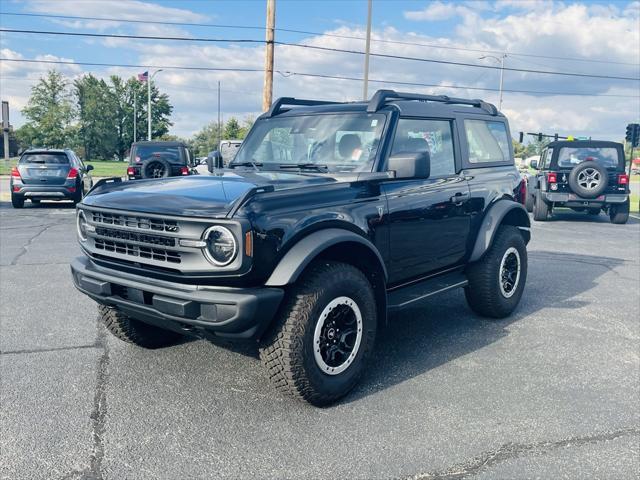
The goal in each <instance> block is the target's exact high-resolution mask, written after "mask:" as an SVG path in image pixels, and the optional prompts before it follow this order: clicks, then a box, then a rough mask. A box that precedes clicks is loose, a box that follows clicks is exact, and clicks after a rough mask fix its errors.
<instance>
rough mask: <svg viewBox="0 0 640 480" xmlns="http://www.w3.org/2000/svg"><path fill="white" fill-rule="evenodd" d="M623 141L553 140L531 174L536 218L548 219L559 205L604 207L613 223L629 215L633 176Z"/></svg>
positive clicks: (592, 212)
mask: <svg viewBox="0 0 640 480" xmlns="http://www.w3.org/2000/svg"><path fill="white" fill-rule="evenodd" d="M624 167H625V161H624V147H623V146H622V144H621V143H617V142H605V141H597V140H578V141H557V142H551V143H549V144H548V145H547V146H546V147H545V149H544V150H543V152H542V155H541V156H540V162H539V163H538V164H537V172H536V174H535V175H534V176H532V177H530V178H529V185H528V186H529V188H528V191H529V192H530V195H531V197H532V198H533V206H532V211H533V218H534V219H535V220H538V221H544V220H547V218H548V217H549V215H551V214H552V213H553V209H554V208H556V207H568V208H571V209H573V210H575V211H578V212H587V213H588V214H589V215H598V214H600V212H601V211H604V212H606V213H607V214H608V215H609V218H610V220H611V223H618V224H623V223H627V221H628V219H629V176H628V175H627V174H626V173H625V170H624Z"/></svg>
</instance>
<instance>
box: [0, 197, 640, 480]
mask: <svg viewBox="0 0 640 480" xmlns="http://www.w3.org/2000/svg"><path fill="white" fill-rule="evenodd" d="M588 220H589V219H588V217H586V216H585V215H584V214H578V213H574V212H568V213H560V214H558V215H557V216H556V217H555V219H554V220H553V221H550V222H547V223H536V224H535V225H534V228H533V240H532V243H531V244H530V246H529V252H530V256H529V279H528V282H527V287H526V290H525V295H524V297H523V301H522V303H521V306H520V308H519V310H518V311H517V313H516V314H515V315H514V316H513V317H512V318H509V319H507V320H503V321H486V320H480V319H478V318H476V317H474V315H472V314H471V312H470V311H469V310H468V308H467V307H466V304H465V301H464V296H463V293H462V292H461V291H456V292H452V293H449V294H447V295H445V296H441V297H438V298H434V299H433V300H431V301H430V302H429V303H426V304H424V305H423V306H422V307H421V308H415V309H413V310H411V311H408V312H405V313H404V314H402V315H399V316H396V317H394V318H393V322H392V323H391V325H390V326H389V327H387V328H385V329H383V330H381V331H380V333H379V337H378V342H377V347H376V355H375V358H374V359H373V362H372V364H371V365H370V368H369V371H368V373H367V375H366V377H365V378H364V379H363V381H362V382H361V384H360V385H359V387H357V389H356V390H355V391H354V392H353V393H352V394H351V395H349V396H348V397H347V398H346V399H345V400H344V401H343V402H341V403H340V404H338V405H336V406H333V407H330V408H325V409H318V408H314V407H311V406H308V405H305V404H302V403H299V402H297V401H295V400H290V399H288V398H283V397H281V396H280V395H279V394H277V393H276V392H275V390H274V389H273V388H272V386H271V385H270V383H269V382H268V380H267V379H266V376H265V375H263V371H262V367H261V365H260V363H259V361H258V360H257V358H256V357H255V355H254V352H253V351H252V350H251V349H245V350H241V351H233V350H230V349H227V348H222V347H221V346H218V345H214V344H212V343H209V342H206V341H185V342H184V343H182V344H180V345H177V346H174V347H171V348H166V349H162V350H156V351H145V350H142V349H139V348H136V347H134V346H131V345H128V344H125V343H122V342H120V341H118V340H116V339H115V338H112V337H111V336H109V335H107V334H106V332H105V330H104V328H102V326H100V325H99V324H98V323H97V321H96V320H97V319H96V308H95V304H94V303H93V302H92V301H91V300H89V299H88V298H87V297H85V296H84V295H81V294H80V293H78V292H77V291H76V290H75V289H74V288H73V286H72V283H71V279H70V275H69V266H68V264H69V261H70V259H71V258H72V257H74V256H75V255H77V254H78V253H79V248H78V247H77V245H76V242H75V232H74V210H73V208H72V207H71V206H68V207H66V206H65V207H63V206H62V204H55V203H52V204H46V203H43V205H42V206H41V207H38V208H35V207H33V206H31V205H30V204H27V207H26V208H24V209H23V210H14V209H12V208H11V206H10V204H9V203H7V202H6V201H3V202H1V203H0V241H1V243H0V246H1V248H0V264H1V266H0V280H1V282H0V284H1V286H0V289H1V299H2V301H1V307H0V308H1V310H0V319H1V325H0V351H1V355H0V381H1V397H2V398H1V408H0V428H1V431H0V449H1V452H2V453H1V458H2V461H1V462H0V475H1V478H3V479H11V480H14V479H24V478H52V479H62V478H66V479H69V478H92V479H99V478H104V479H124V478H136V479H142V478H144V479H147V478H148V479H152V478H171V479H173V478H213V477H222V478H314V479H315V478H318V479H320V478H323V479H324V478H327V479H329V478H367V479H369V478H412V479H413V478H415V479H463V478H474V479H504V478H509V479H513V478H571V479H573V478H603V479H628V478H637V477H638V475H639V473H640V418H639V417H640V390H639V389H640V386H639V374H640V359H639V350H640V348H639V347H640V321H639V318H640V312H639V309H640V296H639V292H640V268H639V266H640V265H639V263H640V251H639V249H640V222H639V220H638V218H637V216H636V217H635V218H632V219H631V221H630V222H629V224H627V225H622V226H619V225H611V224H610V223H609V221H608V217H606V216H605V215H601V216H600V217H599V218H597V219H596V220H595V221H588Z"/></svg>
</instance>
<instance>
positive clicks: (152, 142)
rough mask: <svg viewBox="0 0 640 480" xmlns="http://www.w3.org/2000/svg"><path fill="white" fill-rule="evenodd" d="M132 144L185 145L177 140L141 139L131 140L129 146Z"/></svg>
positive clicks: (153, 145)
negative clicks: (137, 140)
mask: <svg viewBox="0 0 640 480" xmlns="http://www.w3.org/2000/svg"><path fill="white" fill-rule="evenodd" d="M134 145H149V146H152V147H155V146H163V147H186V146H187V145H186V144H185V143H184V142H179V141H175V140H167V141H165V140H151V141H149V140H143V141H139V142H133V143H132V144H131V146H134Z"/></svg>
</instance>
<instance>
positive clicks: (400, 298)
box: [387, 272, 469, 312]
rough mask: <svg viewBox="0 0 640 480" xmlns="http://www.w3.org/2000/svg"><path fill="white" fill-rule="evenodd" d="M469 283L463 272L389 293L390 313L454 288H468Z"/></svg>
mask: <svg viewBox="0 0 640 480" xmlns="http://www.w3.org/2000/svg"><path fill="white" fill-rule="evenodd" d="M468 283H469V281H468V280H467V277H466V276H465V275H464V274H463V273H462V272H451V273H445V274H442V275H438V276H437V277H433V278H428V279H426V280H422V281H421V282H418V283H414V284H412V285H409V286H407V287H403V288H399V289H397V290H393V291H392V292H389V293H388V298H387V305H388V311H389V312H393V311H397V310H400V309H402V308H405V307H409V306H412V305H414V304H415V303H416V302H419V301H421V300H424V299H425V298H429V297H430V296H432V295H436V294H438V293H442V292H446V291H447V290H451V289H453V288H461V287H466V286H467V285H468Z"/></svg>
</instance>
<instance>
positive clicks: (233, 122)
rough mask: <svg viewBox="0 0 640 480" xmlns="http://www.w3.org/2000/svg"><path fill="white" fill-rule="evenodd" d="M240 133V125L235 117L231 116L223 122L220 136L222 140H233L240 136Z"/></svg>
mask: <svg viewBox="0 0 640 480" xmlns="http://www.w3.org/2000/svg"><path fill="white" fill-rule="evenodd" d="M241 134H242V127H241V126H240V122H238V120H237V119H236V118H235V117H231V118H230V119H229V120H227V121H226V123H225V124H224V131H223V132H222V138H223V139H224V140H235V139H238V138H240V135H241Z"/></svg>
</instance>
